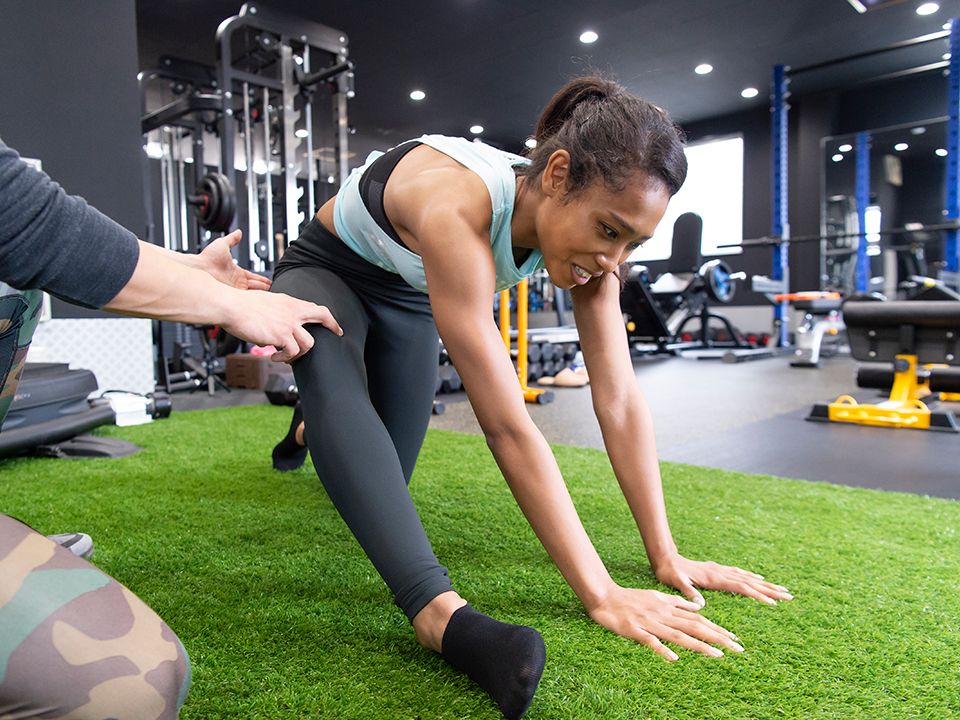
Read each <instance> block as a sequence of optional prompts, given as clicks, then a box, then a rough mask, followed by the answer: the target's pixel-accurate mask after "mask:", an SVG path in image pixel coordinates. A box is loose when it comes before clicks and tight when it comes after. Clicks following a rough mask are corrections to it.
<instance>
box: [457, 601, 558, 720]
mask: <svg viewBox="0 0 960 720" xmlns="http://www.w3.org/2000/svg"><path fill="white" fill-rule="evenodd" d="M442 655H443V659H444V660H446V661H447V662H448V663H449V664H450V665H452V666H453V667H454V668H456V669H457V670H459V671H460V672H462V673H465V674H466V675H467V677H469V678H470V679H471V680H473V681H474V682H475V683H477V685H479V686H480V687H482V688H483V689H484V690H486V691H487V694H489V695H490V697H492V698H493V699H494V701H495V702H496V703H497V705H499V706H500V712H502V713H503V716H504V717H505V718H507V720H519V718H522V717H523V716H524V714H525V713H526V712H527V709H528V708H529V707H530V703H532V702H533V696H534V694H535V693H536V692H537V685H538V684H539V683H540V676H541V675H543V667H544V664H545V663H546V659H547V652H546V646H545V645H544V642H543V638H542V637H541V636H540V633H539V632H537V631H536V630H534V629H533V628H532V627H527V626H525V625H508V624H507V623H502V622H500V621H499V620H494V619H493V618H492V617H489V616H487V615H484V614H483V613H481V612H477V611H476V610H474V609H473V608H472V607H470V606H469V605H464V606H463V607H461V608H460V609H459V610H457V611H456V612H455V613H454V614H453V616H452V617H451V618H450V622H449V623H447V629H446V631H444V633H443V651H442Z"/></svg>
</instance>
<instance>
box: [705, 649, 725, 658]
mask: <svg viewBox="0 0 960 720" xmlns="http://www.w3.org/2000/svg"><path fill="white" fill-rule="evenodd" d="M707 655H709V656H710V657H715V658H722V657H723V650H718V649H717V648H715V647H712V648H707Z"/></svg>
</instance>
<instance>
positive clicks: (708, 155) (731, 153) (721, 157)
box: [630, 137, 743, 262]
mask: <svg viewBox="0 0 960 720" xmlns="http://www.w3.org/2000/svg"><path fill="white" fill-rule="evenodd" d="M686 155H687V179H686V181H685V182H684V183H683V187H681V188H680V192H678V193H677V194H676V195H674V196H673V197H672V198H671V199H670V204H669V205H668V206H667V212H666V213H665V214H664V216H663V220H661V221H660V225H659V226H657V231H656V233H654V236H653V237H652V238H650V239H649V240H648V241H647V242H646V243H644V245H643V247H641V248H640V249H638V250H637V251H636V252H634V253H633V254H632V255H631V256H630V260H632V261H637V262H649V261H653V260H666V259H667V258H669V257H670V253H671V250H672V243H673V223H674V221H675V220H676V219H677V218H678V217H679V216H680V215H681V214H683V213H685V212H695V213H697V215H699V216H700V217H701V218H703V240H702V242H701V243H700V254H701V255H703V256H704V257H706V256H708V255H733V254H737V253H739V252H741V248H740V247H739V244H740V242H741V241H742V240H743V138H742V137H734V138H724V139H722V140H710V141H707V142H702V143H692V144H690V145H688V146H687V149H686ZM731 245H736V247H720V246H731Z"/></svg>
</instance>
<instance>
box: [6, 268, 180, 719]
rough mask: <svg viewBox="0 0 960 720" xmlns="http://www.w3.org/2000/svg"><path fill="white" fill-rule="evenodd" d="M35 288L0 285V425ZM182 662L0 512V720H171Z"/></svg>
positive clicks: (118, 596) (64, 556) (145, 620)
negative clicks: (37, 719) (23, 289)
mask: <svg viewBox="0 0 960 720" xmlns="http://www.w3.org/2000/svg"><path fill="white" fill-rule="evenodd" d="M40 297H41V296H40V293H39V292H33V291H29V292H27V293H19V292H18V291H15V290H11V289H10V288H8V287H7V286H6V285H3V284H0V387H2V394H0V423H2V422H3V418H4V416H5V415H6V413H7V410H8V409H9V406H10V403H11V402H12V400H13V395H14V392H15V390H16V387H17V383H18V382H19V379H20V372H21V371H22V369H23V363H24V358H25V357H26V352H27V347H28V346H29V344H30V338H31V337H32V336H33V330H34V328H35V327H36V322H37V316H38V314H39V306H40ZM189 689H190V661H189V659H188V658H187V653H186V651H185V650H184V648H183V645H182V644H181V643H180V640H179V639H178V638H177V636H176V635H175V634H174V633H173V631H172V630H171V629H170V628H169V627H167V625H166V624H165V623H164V622H163V621H162V620H161V619H160V618H159V617H158V616H157V614H156V613H155V612H153V610H151V609H150V608H149V607H147V605H146V604H145V603H144V602H143V601H142V600H140V599H139V598H138V597H137V596H136V595H134V594H133V593H132V592H130V591H129V590H128V589H127V588H125V587H124V586H123V585H121V584H120V583H118V582H117V581H116V580H114V579H113V578H111V577H110V576H109V575H106V574H104V573H102V572H101V571H99V570H97V569H96V568H95V567H93V565H91V564H90V563H88V562H87V561H86V560H82V559H80V558H79V557H77V556H76V555H74V554H73V553H72V552H70V551H69V550H67V549H66V548H62V547H60V546H59V545H57V544H56V543H54V542H53V541H52V540H49V539H48V538H46V537H44V536H43V535H41V534H40V533H38V532H36V531H34V530H32V529H30V528H28V527H27V526H26V525H23V524H22V523H20V522H18V521H16V520H14V519H13V518H10V517H7V516H6V515H0V720H14V719H15V718H16V719H19V718H33V717H42V718H46V719H49V720H54V719H57V718H60V719H62V720H108V719H111V718H115V719H116V720H174V718H176V717H177V713H178V712H179V710H180V707H181V705H183V701H184V700H185V699H186V696H187V692H188V690H189Z"/></svg>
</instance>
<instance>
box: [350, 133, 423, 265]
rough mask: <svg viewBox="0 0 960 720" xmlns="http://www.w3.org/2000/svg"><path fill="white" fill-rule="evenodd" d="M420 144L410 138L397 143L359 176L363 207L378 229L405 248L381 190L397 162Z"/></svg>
mask: <svg viewBox="0 0 960 720" xmlns="http://www.w3.org/2000/svg"><path fill="white" fill-rule="evenodd" d="M422 144H423V143H421V142H419V141H417V140H411V141H409V142H405V143H402V144H400V145H397V146H396V147H395V148H393V149H391V150H388V151H387V152H386V153H384V154H383V155H381V156H380V157H378V158H377V159H376V160H374V161H373V164H372V165H370V167H368V168H367V169H366V170H365V171H364V172H363V176H362V177H361V178H360V200H361V201H363V205H364V207H366V208H367V211H368V212H369V213H370V215H371V216H372V217H373V220H374V222H376V223H377V225H379V226H380V229H381V230H383V231H384V232H385V233H386V234H387V235H389V236H390V239H392V240H393V241H394V242H395V243H397V244H398V245H399V246H400V247H402V248H406V249H407V250H409V249H410V248H408V247H407V246H406V245H405V244H404V242H403V240H401V239H400V235H398V234H397V231H396V230H395V229H394V227H393V225H392V224H391V223H390V220H388V219H387V212H386V210H385V209H384V207H383V192H384V188H386V186H387V179H388V178H389V177H390V173H392V172H393V169H394V168H395V167H396V166H397V163H399V162H400V160H401V159H402V158H403V156H404V155H406V154H407V153H408V152H410V151H411V150H413V149H414V148H415V147H417V146H418V145H422Z"/></svg>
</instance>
